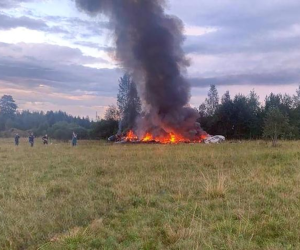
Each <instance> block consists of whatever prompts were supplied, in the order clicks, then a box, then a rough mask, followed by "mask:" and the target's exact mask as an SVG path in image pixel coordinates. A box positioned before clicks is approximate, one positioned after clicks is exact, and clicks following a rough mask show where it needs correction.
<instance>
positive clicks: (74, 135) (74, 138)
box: [72, 132, 77, 147]
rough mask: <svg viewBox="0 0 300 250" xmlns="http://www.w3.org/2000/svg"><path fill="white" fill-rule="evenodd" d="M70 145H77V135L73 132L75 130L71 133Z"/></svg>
mask: <svg viewBox="0 0 300 250" xmlns="http://www.w3.org/2000/svg"><path fill="white" fill-rule="evenodd" d="M72 146H73V147H75V146H77V135H76V134H75V132H73V135H72Z"/></svg>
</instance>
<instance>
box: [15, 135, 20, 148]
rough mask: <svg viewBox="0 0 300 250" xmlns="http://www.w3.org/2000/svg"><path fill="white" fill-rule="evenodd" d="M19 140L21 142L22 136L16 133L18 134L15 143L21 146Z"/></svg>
mask: <svg viewBox="0 0 300 250" xmlns="http://www.w3.org/2000/svg"><path fill="white" fill-rule="evenodd" d="M19 142H20V136H19V134H16V136H15V145H16V146H19Z"/></svg>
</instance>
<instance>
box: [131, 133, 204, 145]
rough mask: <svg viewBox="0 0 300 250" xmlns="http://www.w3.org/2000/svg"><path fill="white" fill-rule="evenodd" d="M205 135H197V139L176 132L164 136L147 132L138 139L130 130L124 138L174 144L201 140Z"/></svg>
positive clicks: (132, 140)
mask: <svg viewBox="0 0 300 250" xmlns="http://www.w3.org/2000/svg"><path fill="white" fill-rule="evenodd" d="M207 137H208V136H207V135H206V134H203V135H200V136H199V137H198V138H199V139H195V140H190V139H187V138H184V137H183V136H181V135H179V134H176V133H169V134H167V135H166V136H159V137H155V136H153V135H152V134H151V133H149V132H148V133H146V134H145V135H144V136H143V138H142V139H139V138H138V136H136V135H135V134H134V132H133V131H132V130H130V131H129V132H128V133H127V135H126V137H125V140H126V141H129V142H134V141H140V142H157V143H162V144H168V143H170V144H176V143H180V142H202V141H203V140H205V139H206V138H207Z"/></svg>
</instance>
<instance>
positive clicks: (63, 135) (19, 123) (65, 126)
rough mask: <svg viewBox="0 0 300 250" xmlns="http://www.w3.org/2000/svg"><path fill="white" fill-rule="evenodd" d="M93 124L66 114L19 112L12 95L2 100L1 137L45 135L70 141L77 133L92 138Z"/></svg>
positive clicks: (0, 104) (81, 136)
mask: <svg viewBox="0 0 300 250" xmlns="http://www.w3.org/2000/svg"><path fill="white" fill-rule="evenodd" d="M92 126H93V123H92V122H91V121H90V119H89V118H88V117H87V118H81V117H74V116H71V115H68V114H67V113H65V112H62V111H58V112H54V111H48V112H46V113H45V112H30V111H28V110H24V111H18V106H17V104H16V102H15V100H14V99H13V97H12V96H10V95H4V96H2V97H1V98H0V136H1V137H11V136H14V135H15V134H16V133H18V134H20V135H21V136H27V135H28V134H29V133H34V135H35V136H43V135H45V134H47V135H49V136H50V137H52V138H55V139H60V140H68V139H70V138H71V136H72V133H73V132H75V133H76V134H78V136H79V137H80V138H82V139H87V138H89V137H90V132H91V130H92Z"/></svg>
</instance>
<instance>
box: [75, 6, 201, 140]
mask: <svg viewBox="0 0 300 250" xmlns="http://www.w3.org/2000/svg"><path fill="white" fill-rule="evenodd" d="M75 1H76V4H77V6H78V7H79V8H80V9H82V10H84V11H85V12H87V13H88V14H90V15H98V14H105V15H106V16H108V17H109V20H110V24H111V26H112V27H113V29H114V32H115V39H116V41H115V42H116V48H117V51H116V56H117V58H118V60H119V61H120V63H121V65H122V66H123V67H124V68H125V69H126V70H128V71H129V72H130V73H132V74H133V76H134V77H135V79H136V82H137V83H138V84H139V86H138V87H139V92H140V95H141V99H142V101H143V104H144V106H145V107H144V108H145V110H146V113H147V115H146V116H145V118H144V119H143V120H142V121H140V124H139V128H140V129H142V130H143V132H145V130H151V129H152V130H156V131H157V133H160V132H159V131H161V130H164V131H165V132H177V133H181V134H182V135H184V136H185V137H191V136H194V135H195V134H196V133H199V131H200V126H199V125H197V124H196V120H197V118H198V113H197V112H196V111H195V110H194V109H191V108H189V107H186V106H187V104H188V102H189V99H190V85H189V83H188V82H187V81H186V79H185V78H184V77H183V75H182V72H184V71H185V69H186V67H187V66H188V62H187V60H186V58H185V55H184V53H183V50H182V47H181V45H182V43H183V41H184V37H183V33H182V30H183V24H182V22H181V20H179V19H178V18H176V17H174V16H169V15H166V14H165V12H164V4H165V2H164V1H162V0H75Z"/></svg>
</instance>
